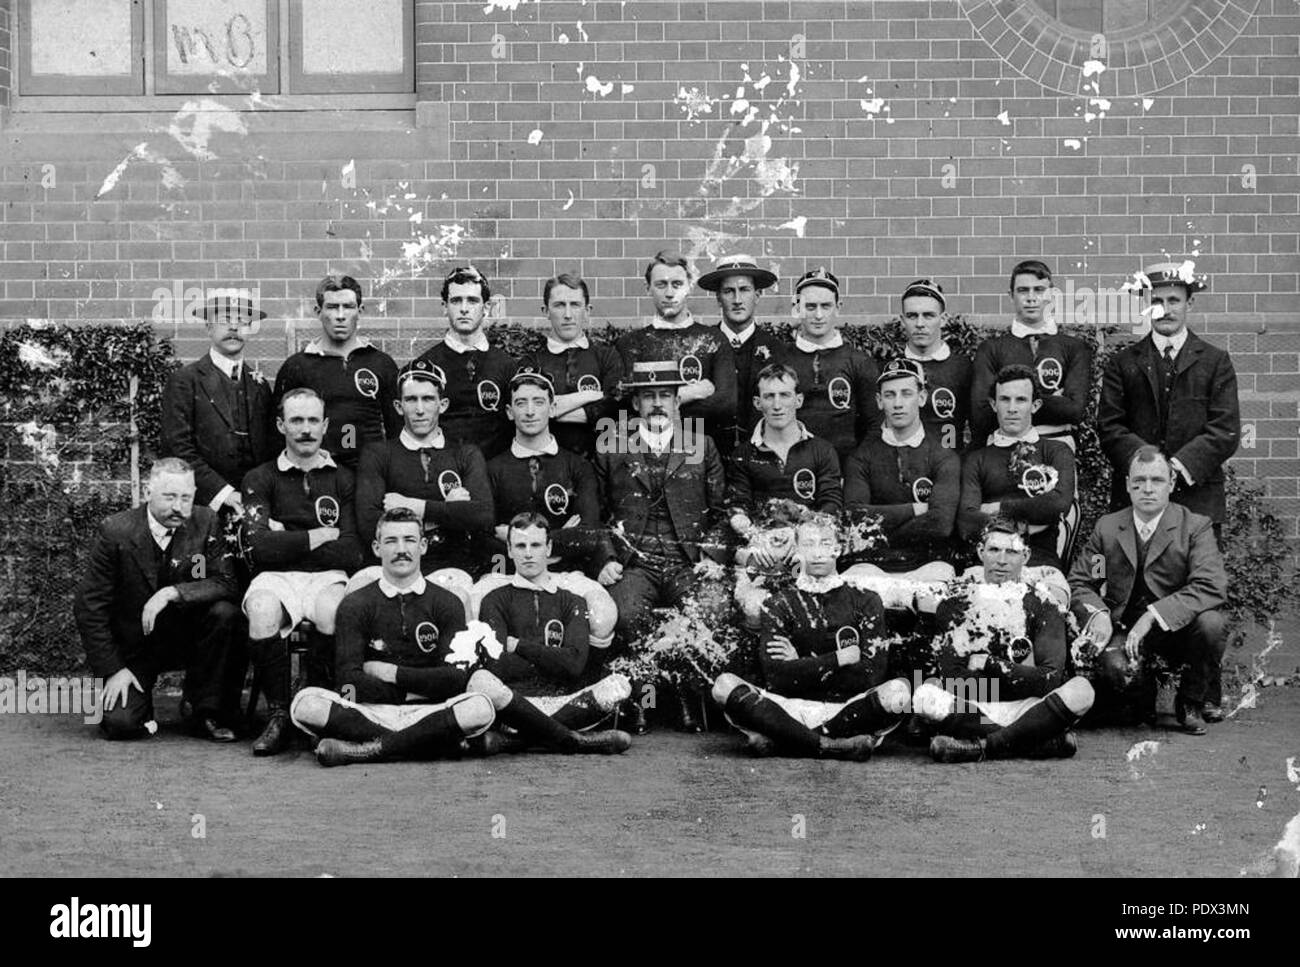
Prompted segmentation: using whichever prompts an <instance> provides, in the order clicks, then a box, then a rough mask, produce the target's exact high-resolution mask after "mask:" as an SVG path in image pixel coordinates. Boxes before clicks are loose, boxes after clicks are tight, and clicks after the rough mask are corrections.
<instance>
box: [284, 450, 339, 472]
mask: <svg viewBox="0 0 1300 967" xmlns="http://www.w3.org/2000/svg"><path fill="white" fill-rule="evenodd" d="M275 466H276V468H277V469H279V471H280V472H281V473H288V472H289V471H290V470H292V469H294V467H297V466H298V465H297V464H296V463H294V462H293V461H292V460H290V459H289V451H288V450H281V451H280V455H279V456H278V457H276V458H275ZM337 466H338V464H336V463H335V462H334V458H333V457H331V456H330V454H329V451H328V450H317V451H316V455H315V456H314V457H312V461H311V463H310V464H309V465H308V466H306V467H301V468H299V469H302V470H319V469H320V468H321V467H337Z"/></svg>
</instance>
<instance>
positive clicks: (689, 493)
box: [596, 360, 727, 641]
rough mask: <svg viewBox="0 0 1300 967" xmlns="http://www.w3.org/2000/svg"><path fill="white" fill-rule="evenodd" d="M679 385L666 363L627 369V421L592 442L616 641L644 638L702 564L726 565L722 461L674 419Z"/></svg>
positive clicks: (603, 568) (602, 565) (603, 571)
mask: <svg viewBox="0 0 1300 967" xmlns="http://www.w3.org/2000/svg"><path fill="white" fill-rule="evenodd" d="M686 385H687V383H686V380H685V379H684V378H683V377H682V375H681V373H680V371H679V370H678V367H677V363H676V361H674V360H663V361H646V362H638V363H635V364H634V365H633V367H632V371H631V373H630V380H629V383H628V388H629V389H631V391H632V393H633V396H632V403H633V405H634V406H635V407H636V412H637V417H636V418H635V419H634V420H632V421H631V423H630V424H629V427H628V428H627V429H626V430H625V431H622V432H619V433H618V434H617V435H616V436H615V435H612V434H611V435H610V436H611V438H610V439H606V438H605V436H604V435H602V438H601V440H600V441H598V443H597V450H598V454H597V457H596V483H597V486H598V488H599V491H600V496H601V504H602V506H603V508H604V517H605V521H606V524H607V530H606V531H605V533H604V534H603V535H602V541H601V547H600V550H599V551H598V552H597V556H596V563H597V567H598V568H599V580H600V583H601V584H603V585H605V586H606V587H608V588H609V589H610V594H611V595H612V596H613V598H614V602H615V603H616V604H617V605H618V630H619V631H620V632H621V634H622V637H623V639H624V641H628V640H629V639H631V638H634V637H635V636H637V635H639V634H640V633H642V632H643V631H644V630H645V629H644V624H645V622H646V620H647V619H648V617H649V615H650V610H651V609H652V608H656V607H671V606H673V605H676V604H678V603H679V602H680V601H681V600H682V597H683V596H684V595H685V594H686V592H687V590H688V589H689V588H690V587H691V584H692V582H693V580H694V577H693V569H694V566H695V564H696V562H697V561H699V560H700V558H701V557H702V556H704V555H707V556H709V557H711V558H713V559H714V560H716V561H718V562H719V563H722V562H724V561H725V559H726V551H727V547H726V542H725V535H724V534H723V529H722V522H723V513H724V509H725V507H726V504H725V497H726V478H725V474H724V472H723V469H722V460H721V459H720V458H719V457H718V450H717V447H715V446H714V444H713V441H712V440H710V439H709V438H708V436H706V435H703V434H701V433H700V432H699V430H698V427H692V428H691V429H689V430H688V429H687V428H686V425H685V424H684V421H683V420H682V419H681V416H680V414H679V411H678V407H677V394H678V391H679V389H680V388H681V387H684V386H686Z"/></svg>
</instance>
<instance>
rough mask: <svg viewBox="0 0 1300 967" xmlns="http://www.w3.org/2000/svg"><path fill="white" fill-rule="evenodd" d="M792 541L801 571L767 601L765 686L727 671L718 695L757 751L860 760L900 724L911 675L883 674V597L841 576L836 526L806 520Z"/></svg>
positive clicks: (717, 683)
mask: <svg viewBox="0 0 1300 967" xmlns="http://www.w3.org/2000/svg"><path fill="white" fill-rule="evenodd" d="M796 541H797V544H796V548H797V549H796V554H797V555H798V558H799V563H800V565H801V566H802V569H803V573H802V574H801V575H800V576H799V578H798V580H797V581H796V584H795V587H793V588H790V589H789V590H785V591H781V592H777V593H776V594H774V595H772V596H771V597H769V598H768V599H767V600H766V601H764V602H763V610H762V617H761V631H760V637H759V641H760V651H759V659H760V661H761V664H762V667H763V673H764V676H765V677H766V679H767V684H768V689H766V690H764V689H760V688H756V687H755V686H753V685H751V684H749V683H748V682H746V681H745V680H744V679H742V678H740V677H739V676H737V675H733V674H731V673H730V672H727V673H724V674H722V675H719V676H718V678H717V681H715V682H714V684H713V698H714V700H715V701H717V703H718V704H719V705H721V706H722V708H723V710H724V711H725V712H726V714H727V718H728V719H729V720H730V721H731V723H732V724H733V725H735V726H736V727H737V728H739V729H741V730H742V731H743V732H745V733H746V735H747V736H748V737H749V750H750V751H751V752H752V753H754V754H755V755H770V754H772V753H774V752H776V753H780V754H782V755H791V756H816V757H820V758H824V759H853V760H857V761H862V760H865V759H868V758H870V757H871V753H872V752H873V751H874V750H875V748H876V744H877V743H878V741H879V737H880V736H881V735H883V734H884V733H885V732H887V731H889V730H890V729H892V728H893V727H894V726H895V725H897V724H898V723H899V722H900V721H901V720H902V718H903V716H904V714H905V713H906V712H907V709H908V700H909V698H910V697H911V694H910V693H911V689H910V688H909V686H908V684H907V680H906V679H902V678H897V679H893V680H892V681H886V680H885V675H886V668H887V663H888V648H887V646H886V645H885V643H884V642H883V641H881V640H880V639H881V638H882V636H883V634H884V608H883V606H882V605H881V603H880V597H879V596H878V595H877V594H876V593H875V592H874V591H864V590H860V589H858V588H855V587H853V586H851V585H849V584H846V583H845V582H844V579H843V578H841V577H840V576H839V575H837V574H836V573H835V566H836V562H837V559H838V558H839V554H840V550H841V545H840V540H839V536H838V534H837V531H836V526H835V522H834V521H833V520H831V519H830V518H826V517H816V518H813V519H812V520H809V521H805V522H804V523H802V524H800V525H799V526H798V528H797V532H796Z"/></svg>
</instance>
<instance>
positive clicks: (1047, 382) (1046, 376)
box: [1037, 356, 1065, 391]
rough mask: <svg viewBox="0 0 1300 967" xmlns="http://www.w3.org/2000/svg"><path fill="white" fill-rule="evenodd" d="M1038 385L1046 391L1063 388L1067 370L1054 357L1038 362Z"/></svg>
mask: <svg viewBox="0 0 1300 967" xmlns="http://www.w3.org/2000/svg"><path fill="white" fill-rule="evenodd" d="M1037 368H1038V385H1039V386H1041V387H1042V388H1043V389H1046V390H1053V391H1055V390H1058V389H1060V388H1061V379H1062V377H1064V375H1065V369H1064V368H1063V367H1062V366H1061V361H1060V360H1059V359H1056V358H1054V357H1052V356H1047V357H1046V358H1044V359H1040V360H1039V361H1038V367H1037Z"/></svg>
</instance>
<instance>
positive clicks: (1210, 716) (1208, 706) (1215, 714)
mask: <svg viewBox="0 0 1300 967" xmlns="http://www.w3.org/2000/svg"><path fill="white" fill-rule="evenodd" d="M1201 718H1203V719H1204V720H1205V721H1207V722H1210V723H1214V722H1222V721H1223V706H1222V705H1219V704H1217V703H1215V702H1206V703H1205V710H1204V711H1203V712H1201Z"/></svg>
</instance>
